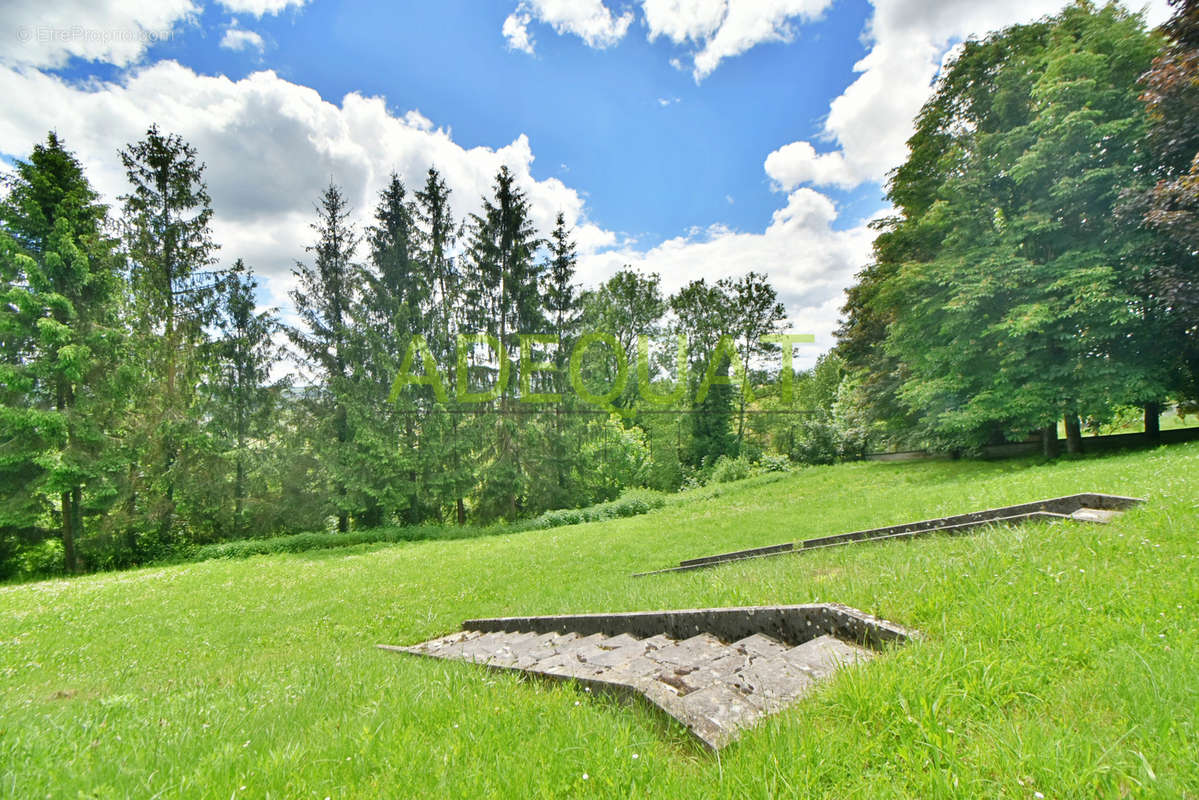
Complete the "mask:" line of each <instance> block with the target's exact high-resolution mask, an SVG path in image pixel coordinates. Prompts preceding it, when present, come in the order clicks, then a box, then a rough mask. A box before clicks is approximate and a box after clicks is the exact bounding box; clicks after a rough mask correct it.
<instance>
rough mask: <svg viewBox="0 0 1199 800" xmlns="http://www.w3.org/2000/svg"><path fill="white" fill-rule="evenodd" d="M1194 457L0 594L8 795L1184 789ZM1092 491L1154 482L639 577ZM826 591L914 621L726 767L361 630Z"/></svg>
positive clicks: (1, 773)
mask: <svg viewBox="0 0 1199 800" xmlns="http://www.w3.org/2000/svg"><path fill="white" fill-rule="evenodd" d="M1197 475H1199V446H1197V445H1188V446H1177V447H1170V448H1161V449H1157V450H1152V451H1146V452H1141V453H1136V454H1129V455H1120V456H1111V457H1106V458H1092V459H1083V460H1078V461H1064V462H1060V463H1056V464H1053V465H1038V464H1037V463H1035V462H1032V461H1007V462H996V463H979V462H939V463H924V464H880V463H871V464H851V465H843V466H838V467H827V468H812V469H808V470H804V471H802V472H799V473H796V474H794V475H789V476H786V477H785V478H783V479H782V480H778V481H775V482H763V481H761V480H759V481H758V482H757V483H756V484H755V483H754V482H753V481H751V482H749V483H748V485H744V486H737V485H726V486H723V487H721V488H720V492H721V494H720V496H717V497H713V498H710V499H703V497H702V496H694V495H693V496H691V497H690V499H689V500H688V501H685V502H680V503H677V504H672V505H669V506H667V507H666V508H664V509H661V510H658V511H653V512H651V513H649V514H647V515H645V516H640V517H632V518H628V519H621V520H613V521H609V522H602V523H593V524H586V525H574V526H568V527H560V528H553V529H550V530H544V531H527V532H523V533H516V534H512V535H509V536H502V537H487V538H482V539H471V540H465V541H433V542H415V543H406V544H397V545H365V546H360V547H356V548H349V549H348V550H330V551H321V552H313V553H303V554H294V555H288V554H283V555H271V556H256V557H252V558H249V559H245V560H237V561H208V562H203V563H196V564H185V565H180V566H171V567H158V568H150V569H144V570H137V571H131V572H125V573H115V574H108V575H97V576H90V577H83V578H77V579H74V580H60V581H49V582H44V583H38V584H27V585H23V586H9V587H2V588H0V677H2V680H0V796H3V797H8V796H11V797H20V798H25V797H44V796H51V797H75V796H77V795H80V796H87V797H156V796H157V797H219V798H229V797H318V798H323V797H406V796H421V797H472V798H473V797H488V796H495V797H539V796H563V795H571V794H580V795H596V796H617V797H628V796H637V797H641V796H645V795H650V796H659V797H660V796H668V797H771V796H773V797H785V796H800V797H806V796H814V797H830V798H832V797H835V798H850V797H862V798H874V797H939V796H942V797H972V796H998V797H1014V798H1024V797H1028V798H1035V797H1036V796H1037V793H1040V794H1042V795H1044V796H1045V797H1046V798H1059V797H1078V798H1089V797H1095V796H1110V797H1121V796H1148V797H1196V796H1199V755H1197V754H1199V728H1197V725H1199V625H1197V623H1196V620H1197V619H1199V563H1197V562H1196V559H1197V558H1199V543H1197V541H1196V531H1199V491H1197V490H1199V479H1197V477H1196V476H1197ZM1092 490H1093V491H1105V492H1112V493H1118V494H1133V495H1139V496H1143V497H1146V498H1148V499H1149V501H1150V502H1149V503H1148V504H1147V505H1145V506H1144V507H1141V508H1137V509H1134V510H1132V511H1130V512H1129V513H1128V514H1126V515H1125V516H1124V517H1122V518H1120V519H1118V520H1117V521H1115V522H1114V523H1113V524H1111V525H1109V526H1091V525H1084V524H1078V523H1059V524H1053V525H1044V524H1039V525H1029V526H1024V527H1019V528H994V529H987V530H984V531H982V532H980V533H977V534H974V535H969V536H961V537H956V538H944V537H932V538H926V539H918V540H914V541H910V542H894V543H889V544H879V545H869V546H862V547H849V548H840V549H832V550H826V551H819V552H813V553H807V554H802V555H796V556H790V557H783V558H775V559H765V560H761V561H754V562H742V563H736V564H730V565H727V566H724V567H721V568H719V569H715V570H707V571H699V572H692V573H679V574H672V575H664V576H657V577H651V578H642V579H632V578H630V577H629V575H630V573H632V572H635V571H641V570H645V569H651V568H655V567H659V566H668V565H670V564H672V563H674V562H677V561H678V560H679V559H682V558H686V557H691V556H698V555H705V554H709V553H712V552H719V551H722V550H729V549H734V548H739V547H746V546H753V545H764V544H772V543H777V542H782V541H788V540H794V539H799V538H804V537H807V536H814V535H819V534H825V533H837V532H841V531H847V530H853V529H860V528H866V527H871V526H875V525H883V524H889V523H896V522H903V521H906V520H913V519H921V518H927V517H933V516H939V515H944V514H952V513H960V512H963V511H968V510H974V509H978V508H986V507H991V506H995V505H1001V504H1005V503H1015V502H1022V501H1028V500H1034V499H1038V498H1042V497H1049V496H1056V495H1062V494H1068V493H1072V492H1078V491H1092ZM810 601H836V602H843V603H847V604H849V605H852V606H855V607H858V608H861V609H863V610H865V611H869V612H871V613H875V614H878V615H880V616H882V617H885V618H887V619H891V620H894V621H896V622H899V623H901V624H904V625H908V626H911V627H914V628H917V629H919V630H920V631H922V632H923V634H924V637H923V639H922V640H921V641H919V642H917V643H915V644H912V645H909V646H907V647H904V648H901V649H899V650H896V651H894V652H893V653H891V654H889V655H888V656H886V657H884V658H881V659H876V660H875V661H874V662H872V663H870V664H869V665H868V666H866V667H865V668H862V669H858V670H855V671H850V672H848V673H846V674H844V675H843V676H842V677H840V678H838V679H837V680H836V681H834V682H833V683H832V684H831V685H830V686H829V687H828V688H827V689H826V690H824V691H822V692H821V693H820V694H819V695H818V696H816V697H815V698H813V699H811V700H810V701H807V702H805V703H803V704H801V705H800V706H798V707H796V708H794V709H792V710H790V711H788V712H786V713H783V714H781V715H779V716H777V717H774V718H771V719H769V720H767V721H766V722H765V723H764V724H762V725H761V726H759V727H758V728H756V729H755V730H753V731H752V732H750V733H748V734H747V735H746V736H744V737H743V739H742V740H741V741H740V742H739V743H737V744H735V745H733V746H731V747H730V748H727V749H726V750H724V751H723V752H722V753H721V755H720V757H719V758H716V757H713V756H711V755H709V754H707V753H705V752H704V751H702V750H701V749H700V748H699V747H697V746H696V745H695V744H694V743H693V742H692V741H691V740H690V739H689V738H688V737H687V736H686V735H685V734H684V732H683V731H682V730H681V729H680V728H678V727H677V726H675V725H674V724H673V723H670V722H668V721H666V720H664V719H662V718H660V717H658V716H655V715H654V714H652V713H650V712H648V711H646V710H645V709H643V708H641V707H638V706H633V707H627V708H626V707H622V706H620V705H619V704H618V703H616V702H614V701H611V700H607V699H603V698H596V697H593V696H591V695H589V694H586V693H584V692H580V691H577V690H575V689H572V688H571V687H569V686H562V685H546V684H541V683H537V682H527V681H521V680H518V679H516V678H514V677H512V676H507V675H495V674H491V673H489V672H487V671H485V670H482V669H479V668H477V667H472V666H470V665H463V664H450V663H438V662H434V661H428V660H420V659H414V658H406V657H400V656H397V655H394V654H389V653H385V652H381V651H378V650H376V649H375V648H374V647H373V645H374V644H376V643H379V642H387V643H399V644H406V643H411V642H416V641H419V640H422V639H424V638H427V637H429V636H432V635H435V634H440V633H445V632H448V631H451V630H455V629H457V628H458V626H459V624H460V623H461V621H462V620H463V619H466V618H469V617H478V616H496V615H507V614H549V613H560V612H567V611H602V610H636V609H654V608H685V607H696V606H708V605H748V604H755V605H756V604H766V603H799V602H810ZM584 776H585V777H584ZM242 787H244V788H242Z"/></svg>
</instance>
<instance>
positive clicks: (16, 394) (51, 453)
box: [0, 132, 122, 572]
mask: <svg viewBox="0 0 1199 800" xmlns="http://www.w3.org/2000/svg"><path fill="white" fill-rule="evenodd" d="M6 183H7V185H8V190H9V191H8V196H7V197H6V198H5V200H4V202H3V203H0V224H2V226H3V234H2V235H4V236H5V239H6V241H5V243H4V244H2V245H0V295H3V297H4V300H3V302H0V307H2V308H3V309H4V311H3V312H2V315H0V342H3V346H2V347H0V355H2V358H3V360H2V362H0V386H2V387H5V388H4V389H3V390H2V391H0V403H2V404H3V407H2V408H0V414H2V415H3V416H4V417H5V425H4V428H5V430H10V431H13V432H15V433H17V436H16V437H14V438H15V439H16V442H15V444H16V446H15V447H14V446H12V445H8V446H6V447H5V448H4V449H5V451H6V456H5V457H4V458H0V474H3V473H5V472H8V474H7V476H6V477H5V478H3V479H2V482H3V484H4V485H5V487H6V490H5V492H4V494H5V495H6V496H7V497H8V501H7V502H5V503H4V504H3V506H0V518H2V519H0V525H2V526H3V527H9V526H14V527H22V528H29V527H32V526H35V525H37V524H39V523H40V522H41V520H42V519H44V511H45V510H46V507H47V505H48V503H47V500H48V499H49V498H54V499H55V500H56V501H57V511H58V520H59V528H60V535H61V539H62V543H63V553H64V560H65V566H66V569H67V571H69V572H74V571H75V570H76V569H77V568H78V565H79V561H78V558H77V547H76V544H77V542H78V541H79V540H80V539H81V538H83V534H84V531H83V520H84V503H85V495H84V487H85V485H86V486H87V488H88V494H87V497H88V498H90V500H91V503H92V505H93V508H94V509H95V510H96V511H102V510H103V508H104V507H105V505H106V502H107V500H108V499H109V497H110V496H111V482H110V480H109V478H110V476H111V471H112V468H113V465H112V463H111V450H110V449H109V448H106V447H105V445H106V444H107V439H108V437H109V436H110V434H111V425H112V423H113V413H112V412H113V406H114V404H115V403H116V398H117V396H118V394H119V385H120V377H121V375H122V371H121V370H120V369H118V368H117V361H118V358H119V355H120V347H121V346H122V337H121V335H120V331H119V328H118V323H117V319H116V310H117V295H118V293H119V291H120V288H121V282H120V277H119V270H118V266H119V262H118V259H117V257H116V255H115V244H116V243H115V241H114V240H113V239H112V238H111V237H110V236H109V235H108V234H107V232H106V230H105V228H106V224H107V207H106V206H104V205H102V204H101V203H100V202H99V197H98V195H97V194H96V192H95V191H93V190H92V188H91V186H90V185H89V183H88V181H87V179H86V177H85V176H84V174H83V169H82V167H81V166H80V164H79V162H78V160H77V159H76V158H75V156H74V155H73V154H71V153H70V152H69V151H67V150H66V149H65V148H64V147H63V144H62V141H61V140H60V139H59V138H58V136H57V135H56V134H54V133H53V132H51V133H50V134H49V135H48V137H47V139H46V143H45V144H44V145H40V144H39V145H37V146H35V147H34V150H33V154H32V155H31V156H30V159H29V161H27V162H24V161H18V162H17V163H16V169H15V171H14V174H13V175H12V176H10V178H9V179H8V180H7V181H6ZM9 237H11V238H9ZM22 251H23V252H22ZM22 443H23V446H22ZM6 467H7V469H6ZM14 467H15V473H16V474H14V473H12V472H9V471H8V470H11V469H12V468H14ZM19 476H20V477H19ZM14 507H15V508H17V509H23V513H20V514H17V515H15V516H13V515H6V514H5V513H4V511H3V510H2V508H10V509H12V508H14Z"/></svg>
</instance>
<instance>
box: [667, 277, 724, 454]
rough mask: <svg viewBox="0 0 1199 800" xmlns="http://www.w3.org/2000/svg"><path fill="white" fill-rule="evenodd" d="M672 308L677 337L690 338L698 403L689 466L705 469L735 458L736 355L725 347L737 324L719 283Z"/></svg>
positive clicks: (699, 283) (702, 284) (695, 284)
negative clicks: (733, 360)
mask: <svg viewBox="0 0 1199 800" xmlns="http://www.w3.org/2000/svg"><path fill="white" fill-rule="evenodd" d="M670 308H671V310H672V311H673V312H674V314H675V317H676V332H677V333H678V334H679V335H682V336H686V337H687V344H688V355H689V357H690V369H689V375H690V395H691V397H692V400H693V406H692V408H691V414H690V417H689V419H690V428H691V442H690V446H691V451H690V453H689V454H688V462H689V463H690V464H691V465H692V466H694V467H699V466H703V465H704V464H705V463H713V462H715V461H716V459H718V458H719V457H720V456H722V455H735V452H734V451H735V449H736V440H735V438H734V437H733V434H732V417H733V390H732V386H730V385H729V367H730V356H731V355H735V354H736V351H735V350H732V349H723V348H722V347H721V345H722V343H723V344H728V343H730V342H731V341H732V339H733V337H734V336H735V334H736V321H735V316H734V314H733V311H732V306H731V303H730V298H729V296H728V295H727V294H726V293H725V291H724V286H722V285H721V284H720V283H719V282H717V283H716V284H709V283H708V282H707V281H705V280H704V279H703V278H700V279H698V280H694V281H692V282H691V283H689V284H687V285H686V286H684V287H683V288H682V289H680V290H679V291H678V292H676V293H675V294H674V295H673V296H671V298H670ZM705 387H706V390H705Z"/></svg>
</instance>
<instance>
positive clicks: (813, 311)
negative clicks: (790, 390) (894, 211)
mask: <svg viewBox="0 0 1199 800" xmlns="http://www.w3.org/2000/svg"><path fill="white" fill-rule="evenodd" d="M836 219H837V209H836V206H835V205H834V204H833V202H832V201H831V200H830V199H829V198H828V197H826V196H825V195H823V194H821V193H819V192H817V191H815V190H813V189H808V188H800V189H796V190H795V191H793V192H791V193H790V194H789V195H788V198H787V204H786V205H785V206H784V207H783V208H780V209H778V210H777V211H775V212H774V214H773V215H772V217H771V220H770V224H769V225H767V226H766V227H765V229H764V230H763V231H761V232H743V231H734V230H731V229H729V228H727V227H726V226H723V225H713V226H709V227H707V228H704V229H699V230H694V231H691V232H689V233H688V234H687V235H684V236H676V237H674V238H671V239H668V240H666V241H664V242H662V243H661V244H659V245H657V246H656V247H652V248H650V249H648V250H638V249H636V248H635V247H630V246H623V247H619V248H616V249H612V250H608V251H606V252H599V253H592V254H585V255H584V256H583V257H582V258H580V277H581V278H582V279H583V280H584V282H585V283H588V284H592V285H594V284H596V283H599V282H600V281H603V280H605V279H606V278H608V277H609V276H611V275H612V274H613V273H614V272H615V271H616V270H618V269H620V268H621V267H622V266H624V265H626V264H628V265H632V266H634V267H637V268H639V269H642V270H645V271H650V272H657V273H659V274H661V276H662V283H663V289H664V290H666V291H668V292H673V291H676V290H677V289H679V288H681V287H682V286H684V285H686V284H687V283H688V282H690V281H692V280H694V279H696V278H704V279H706V280H708V281H714V280H718V279H720V278H724V277H736V276H740V275H744V274H745V273H746V272H749V271H750V270H756V271H758V272H764V273H766V274H767V275H768V276H769V278H770V282H771V284H772V285H773V286H774V287H775V288H776V289H777V290H778V292H779V296H780V299H781V300H782V301H783V302H784V303H785V304H786V306H787V311H788V314H789V319H790V321H791V323H792V329H793V331H794V332H795V333H811V334H814V335H815V336H816V342H815V344H813V345H810V346H806V347H801V348H800V350H799V351H798V352H797V356H796V365H797V366H801V367H807V366H811V365H812V363H813V362H814V360H815V358H816V356H817V355H819V354H820V353H821V352H823V351H825V350H827V349H828V348H829V347H831V346H832V344H833V331H834V330H836V327H837V319H838V314H839V312H840V308H841V306H842V305H843V304H844V288H845V287H846V286H848V285H849V284H850V283H851V282H852V278H853V275H854V273H856V272H857V271H858V270H860V269H861V268H862V266H863V265H864V264H865V263H866V261H867V259H868V258H869V254H870V244H871V241H872V240H873V238H874V232H873V231H871V230H870V229H869V228H868V227H866V225H865V220H863V221H862V224H860V225H857V226H855V227H853V228H851V229H849V230H836V229H834V227H833V223H834V222H835V221H836Z"/></svg>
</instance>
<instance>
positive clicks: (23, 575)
mask: <svg viewBox="0 0 1199 800" xmlns="http://www.w3.org/2000/svg"><path fill="white" fill-rule="evenodd" d="M16 566H17V568H16V577H18V578H20V579H22V580H31V579H33V578H48V577H50V576H53V575H61V574H63V568H64V561H63V550H62V542H61V541H60V540H58V539H44V540H42V541H40V542H38V543H37V544H32V545H25V546H23V547H21V548H20V550H18V551H17V558H16Z"/></svg>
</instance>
